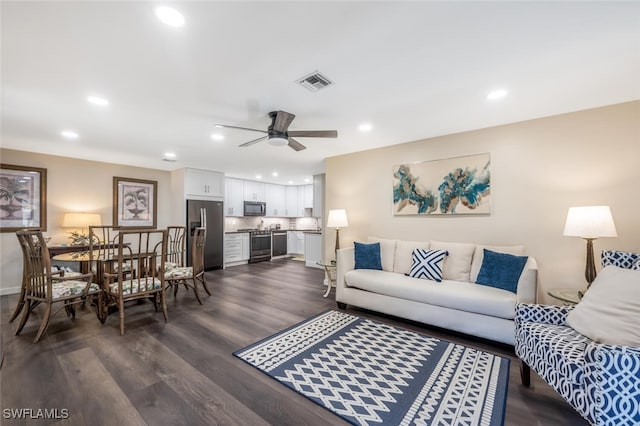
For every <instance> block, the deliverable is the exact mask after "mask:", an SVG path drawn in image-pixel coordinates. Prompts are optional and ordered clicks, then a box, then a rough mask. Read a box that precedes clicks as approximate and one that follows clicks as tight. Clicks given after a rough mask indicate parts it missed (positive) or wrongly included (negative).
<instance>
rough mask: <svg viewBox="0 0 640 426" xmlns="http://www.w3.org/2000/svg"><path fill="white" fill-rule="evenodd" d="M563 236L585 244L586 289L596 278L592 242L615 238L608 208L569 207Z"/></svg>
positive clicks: (615, 234)
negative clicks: (576, 239)
mask: <svg viewBox="0 0 640 426" xmlns="http://www.w3.org/2000/svg"><path fill="white" fill-rule="evenodd" d="M563 235H565V236H567V237H582V238H583V239H584V240H585V241H586V242H587V264H586V267H585V270H584V277H585V278H586V280H587V289H588V288H589V287H590V286H591V283H592V282H593V280H594V279H595V278H596V264H595V262H594V259H593V240H595V239H596V238H600V237H617V236H618V234H617V233H616V225H615V224H614V223H613V216H611V209H610V208H609V206H585V207H570V208H569V212H568V213H567V221H566V222H565V225H564V232H563Z"/></svg>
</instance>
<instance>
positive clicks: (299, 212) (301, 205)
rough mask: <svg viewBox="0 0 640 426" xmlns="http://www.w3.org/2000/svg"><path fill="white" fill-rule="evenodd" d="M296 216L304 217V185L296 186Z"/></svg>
mask: <svg viewBox="0 0 640 426" xmlns="http://www.w3.org/2000/svg"><path fill="white" fill-rule="evenodd" d="M296 216H297V217H304V185H299V186H298V208H297V210H296Z"/></svg>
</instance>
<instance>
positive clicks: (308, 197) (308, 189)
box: [304, 185, 313, 209]
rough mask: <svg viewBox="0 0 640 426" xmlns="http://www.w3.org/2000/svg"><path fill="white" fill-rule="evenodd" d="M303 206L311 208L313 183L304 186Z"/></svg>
mask: <svg viewBox="0 0 640 426" xmlns="http://www.w3.org/2000/svg"><path fill="white" fill-rule="evenodd" d="M304 207H305V208H306V209H312V208H313V185H305V186H304Z"/></svg>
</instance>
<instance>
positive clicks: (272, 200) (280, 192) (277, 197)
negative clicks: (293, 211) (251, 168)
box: [264, 183, 287, 217]
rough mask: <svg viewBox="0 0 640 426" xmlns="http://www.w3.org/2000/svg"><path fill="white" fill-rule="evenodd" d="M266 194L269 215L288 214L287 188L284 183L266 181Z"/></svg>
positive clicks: (279, 215) (280, 215) (282, 215)
mask: <svg viewBox="0 0 640 426" xmlns="http://www.w3.org/2000/svg"><path fill="white" fill-rule="evenodd" d="M264 196H265V201H266V202H267V216H274V217H285V216H287V213H286V210H287V188H286V187H285V186H284V185H276V184H271V183H265V184H264Z"/></svg>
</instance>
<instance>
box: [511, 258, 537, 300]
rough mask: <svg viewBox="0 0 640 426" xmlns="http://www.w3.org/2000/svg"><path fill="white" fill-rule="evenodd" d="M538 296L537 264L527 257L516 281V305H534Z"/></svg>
mask: <svg viewBox="0 0 640 426" xmlns="http://www.w3.org/2000/svg"><path fill="white" fill-rule="evenodd" d="M537 294H538V263H537V262H536V260H535V259H534V258H533V257H531V256H529V259H527V263H526V264H525V265H524V269H523V271H522V273H521V274H520V279H519V280H518V291H517V293H516V296H517V301H518V303H536V296H537Z"/></svg>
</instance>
